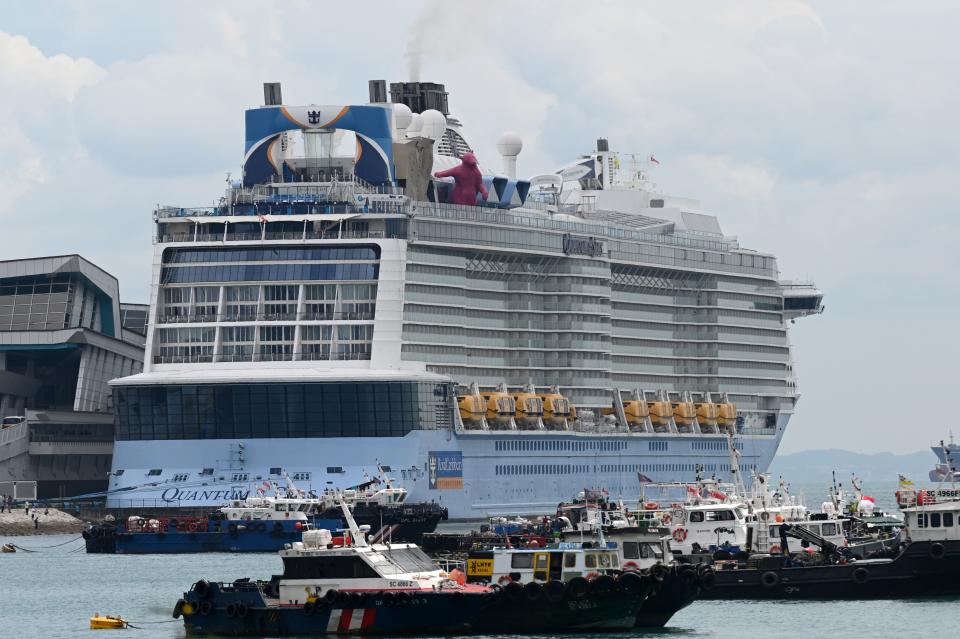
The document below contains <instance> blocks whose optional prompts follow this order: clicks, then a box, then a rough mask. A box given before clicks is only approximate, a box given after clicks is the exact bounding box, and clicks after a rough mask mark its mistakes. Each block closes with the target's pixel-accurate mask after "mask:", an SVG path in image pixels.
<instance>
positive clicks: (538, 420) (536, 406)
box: [513, 384, 543, 429]
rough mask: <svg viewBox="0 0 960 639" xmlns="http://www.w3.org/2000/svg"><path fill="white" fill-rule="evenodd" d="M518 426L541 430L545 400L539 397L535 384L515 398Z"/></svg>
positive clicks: (527, 387) (525, 388) (526, 387)
mask: <svg viewBox="0 0 960 639" xmlns="http://www.w3.org/2000/svg"><path fill="white" fill-rule="evenodd" d="M513 401H514V405H515V406H516V413H515V415H514V417H515V418H516V420H517V426H519V427H521V428H528V429H530V428H533V429H537V428H540V426H541V424H542V423H543V422H542V420H543V400H542V399H540V396H539V395H537V392H536V390H534V388H533V384H530V385H528V386H525V387H524V389H523V390H522V391H520V392H519V393H517V394H515V395H514V396H513Z"/></svg>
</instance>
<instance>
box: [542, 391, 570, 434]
mask: <svg viewBox="0 0 960 639" xmlns="http://www.w3.org/2000/svg"><path fill="white" fill-rule="evenodd" d="M540 401H541V402H542V403H543V422H544V424H546V425H547V426H549V427H551V428H565V427H566V425H567V423H568V422H569V421H570V420H573V419H575V418H576V415H577V411H576V409H575V408H574V407H573V404H571V403H570V400H569V399H567V398H566V397H564V396H563V395H561V394H560V389H559V388H558V387H557V386H554V387H553V388H551V389H550V392H549V393H544V394H543V395H540Z"/></svg>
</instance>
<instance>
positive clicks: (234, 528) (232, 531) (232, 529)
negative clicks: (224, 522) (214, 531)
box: [227, 524, 237, 535]
mask: <svg viewBox="0 0 960 639" xmlns="http://www.w3.org/2000/svg"><path fill="white" fill-rule="evenodd" d="M227 528H228V530H229V531H230V534H231V535H236V534H237V525H236V524H230V525H229V526H228V527H227Z"/></svg>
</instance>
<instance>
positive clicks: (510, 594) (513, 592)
mask: <svg viewBox="0 0 960 639" xmlns="http://www.w3.org/2000/svg"><path fill="white" fill-rule="evenodd" d="M503 592H504V594H506V595H507V598H508V599H510V600H511V601H520V600H521V599H523V586H521V585H520V584H518V583H517V582H515V581H511V582H510V583H508V584H507V585H506V586H504V587H503Z"/></svg>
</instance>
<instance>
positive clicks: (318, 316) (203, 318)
mask: <svg viewBox="0 0 960 639" xmlns="http://www.w3.org/2000/svg"><path fill="white" fill-rule="evenodd" d="M361 303H362V302H361ZM367 303H368V304H371V305H372V304H373V301H372V300H371V301H370V302H367ZM374 317H375V311H374V310H373V309H371V310H369V311H347V312H338V313H334V312H329V313H308V312H304V313H249V314H247V313H243V314H236V313H224V314H222V315H217V314H210V315H204V314H194V315H162V316H160V317H159V318H158V320H157V323H158V324H201V323H204V322H211V323H212V322H256V321H265V322H287V321H298V320H305V321H335V320H358V321H368V320H372V319H374Z"/></svg>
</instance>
